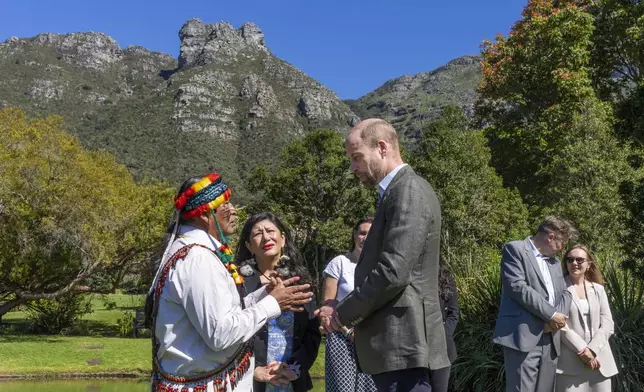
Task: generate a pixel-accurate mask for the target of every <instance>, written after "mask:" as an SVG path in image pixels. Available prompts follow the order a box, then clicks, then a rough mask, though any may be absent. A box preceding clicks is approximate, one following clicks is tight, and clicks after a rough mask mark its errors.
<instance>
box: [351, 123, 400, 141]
mask: <svg viewBox="0 0 644 392" xmlns="http://www.w3.org/2000/svg"><path fill="white" fill-rule="evenodd" d="M360 139H362V140H363V141H364V142H365V144H366V145H367V146H369V147H372V148H375V147H377V146H378V140H384V141H386V142H387V143H389V144H391V145H392V146H396V147H397V146H398V134H397V133H396V130H395V129H394V127H392V126H391V124H389V123H388V122H387V121H385V120H380V119H378V120H374V121H373V122H370V123H369V124H368V125H365V126H364V127H362V129H360Z"/></svg>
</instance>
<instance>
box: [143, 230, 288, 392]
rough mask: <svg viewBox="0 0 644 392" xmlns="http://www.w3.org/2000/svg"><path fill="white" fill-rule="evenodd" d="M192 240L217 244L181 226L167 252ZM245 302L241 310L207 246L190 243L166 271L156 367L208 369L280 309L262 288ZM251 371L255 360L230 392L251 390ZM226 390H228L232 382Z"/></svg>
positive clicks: (183, 372)
mask: <svg viewBox="0 0 644 392" xmlns="http://www.w3.org/2000/svg"><path fill="white" fill-rule="evenodd" d="M193 243H198V244H200V245H203V246H206V247H208V248H210V249H213V250H214V249H218V248H219V247H220V246H221V244H220V243H219V242H218V241H217V240H216V239H215V238H213V237H212V236H211V235H209V234H208V233H207V232H205V231H203V230H200V229H196V228H194V227H191V226H181V227H180V230H179V236H178V237H177V239H176V240H175V241H174V243H173V244H172V246H171V247H170V250H169V251H168V253H169V254H170V255H172V254H174V253H175V252H176V251H177V250H179V249H180V248H182V247H183V246H185V245H189V244H193ZM244 302H245V305H246V309H244V310H242V308H241V302H240V297H239V294H238V291H237V287H236V285H235V282H234V280H233V278H232V277H231V276H230V273H229V272H228V271H227V270H226V267H225V266H224V265H223V263H222V262H221V261H220V260H219V258H218V257H217V256H216V255H215V254H213V253H212V252H210V251H209V250H207V249H204V248H201V247H193V248H192V249H191V250H190V253H188V256H187V257H186V258H185V259H184V260H181V261H179V262H178V263H177V265H176V268H175V269H173V270H171V271H170V273H169V274H168V278H167V281H166V284H165V287H164V289H163V291H162V293H161V296H160V300H159V310H158V314H157V319H156V330H155V334H156V336H157V338H158V339H159V343H160V347H159V351H158V354H157V355H158V358H159V362H160V366H161V369H162V370H163V371H164V372H165V373H169V374H172V375H176V376H188V375H196V374H199V373H204V372H209V371H212V370H214V369H215V368H217V367H218V366H220V365H221V364H223V363H226V362H228V361H229V360H230V359H231V358H232V357H233V356H234V355H235V352H236V350H238V349H239V347H240V346H241V345H242V344H243V343H244V342H246V341H248V340H249V339H250V338H251V337H253V335H255V333H256V332H257V331H258V330H259V329H260V328H261V327H262V326H263V325H264V324H266V322H267V321H268V320H270V319H273V318H275V317H278V316H279V315H280V313H281V312H280V308H279V305H278V303H277V301H276V300H275V298H273V297H272V296H270V295H267V292H266V288H265V287H263V288H260V289H259V290H257V291H255V292H253V293H251V294H249V295H248V296H247V297H246V298H245V299H244ZM252 369H254V359H253V360H252V361H251V365H250V370H249V371H248V372H247V373H246V374H245V375H244V377H243V378H242V379H241V380H240V382H239V383H238V385H237V387H236V388H235V391H239V392H246V391H252V389H253V371H252ZM211 389H212V386H211V385H209V386H208V390H209V391H210V390H211ZM226 390H227V391H231V390H232V388H231V386H230V385H227V388H226Z"/></svg>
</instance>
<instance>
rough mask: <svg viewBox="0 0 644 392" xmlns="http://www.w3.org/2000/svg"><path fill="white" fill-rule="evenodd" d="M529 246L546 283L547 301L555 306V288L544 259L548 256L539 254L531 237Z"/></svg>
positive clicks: (546, 261)
mask: <svg viewBox="0 0 644 392" xmlns="http://www.w3.org/2000/svg"><path fill="white" fill-rule="evenodd" d="M530 246H532V253H534V257H535V258H536V259H537V264H538V265H539V271H540V272H541V277H542V278H543V282H544V283H545V284H546V291H548V303H549V304H550V305H552V306H555V288H554V286H553V284H552V276H550V269H549V268H548V263H549V261H548V260H547V259H546V258H548V256H546V255H543V254H541V252H539V250H537V247H536V246H534V242H532V238H530ZM553 316H554V315H553Z"/></svg>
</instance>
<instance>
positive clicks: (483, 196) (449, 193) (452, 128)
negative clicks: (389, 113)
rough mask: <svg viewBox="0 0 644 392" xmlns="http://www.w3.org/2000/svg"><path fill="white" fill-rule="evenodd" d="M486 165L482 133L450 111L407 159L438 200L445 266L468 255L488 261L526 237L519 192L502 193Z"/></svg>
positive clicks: (525, 217)
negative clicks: (450, 261)
mask: <svg viewBox="0 0 644 392" xmlns="http://www.w3.org/2000/svg"><path fill="white" fill-rule="evenodd" d="M490 161H491V153H490V149H489V148H488V147H487V146H486V139H485V136H484V135H483V133H482V132H480V131H474V130H471V129H470V128H469V126H468V119H467V117H466V116H465V114H464V113H463V111H462V110H461V109H460V108H458V107H453V106H448V107H447V108H445V109H444V111H443V113H442V117H441V119H440V120H438V121H435V122H433V123H432V124H430V125H429V126H428V127H427V128H426V129H424V130H423V131H422V133H421V136H420V143H419V148H418V149H417V151H416V152H415V153H413V154H412V155H411V163H412V165H413V167H414V168H415V169H416V171H417V172H418V173H419V174H420V175H421V176H423V177H424V178H425V179H427V181H429V183H430V184H431V185H432V186H433V187H434V189H435V190H436V193H437V195H438V198H439V200H440V203H441V212H442V216H443V225H442V231H443V233H442V236H441V238H442V241H441V242H442V249H441V254H442V256H443V259H444V260H445V261H446V262H447V263H449V260H451V259H452V258H453V257H457V258H458V257H466V256H464V255H466V254H470V255H473V256H477V255H478V256H480V258H481V259H487V258H488V256H489V252H490V251H494V252H498V250H499V249H501V247H502V245H503V243H504V242H506V241H509V240H514V239H518V238H522V236H524V235H526V234H527V233H528V211H527V209H526V207H525V206H524V205H523V202H522V200H521V197H520V196H519V193H518V191H516V190H513V189H505V188H504V187H503V181H502V179H501V177H500V176H499V175H497V173H496V172H495V170H494V168H492V167H491V165H490ZM456 262H458V263H460V262H462V260H456Z"/></svg>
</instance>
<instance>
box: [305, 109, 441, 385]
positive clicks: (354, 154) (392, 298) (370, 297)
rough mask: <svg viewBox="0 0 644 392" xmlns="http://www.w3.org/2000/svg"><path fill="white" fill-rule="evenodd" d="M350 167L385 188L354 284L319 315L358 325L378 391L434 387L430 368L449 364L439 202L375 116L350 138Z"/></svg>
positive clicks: (360, 356)
mask: <svg viewBox="0 0 644 392" xmlns="http://www.w3.org/2000/svg"><path fill="white" fill-rule="evenodd" d="M346 149H347V154H348V155H349V158H350V159H351V170H352V172H353V173H354V174H355V175H356V176H358V178H359V179H360V181H361V182H362V183H363V184H366V185H368V186H372V187H376V186H377V189H378V196H379V202H378V209H377V212H376V215H375V217H374V221H373V225H372V226H371V230H370V231H369V235H368V237H367V239H366V241H365V243H364V247H363V249H362V254H361V255H360V259H359V260H358V265H357V266H356V270H355V289H354V291H353V292H351V293H350V294H349V295H348V296H347V297H346V298H345V299H344V300H342V302H340V303H339V304H335V303H326V304H325V305H324V306H322V307H321V308H320V309H318V311H317V312H316V314H317V315H318V316H319V317H320V320H321V322H322V326H323V327H325V328H326V329H327V331H332V330H343V329H344V330H346V329H347V328H354V342H355V346H356V352H357V360H358V365H359V366H360V368H361V370H362V371H363V372H366V373H369V374H371V375H373V379H374V381H375V383H376V387H377V388H378V390H379V391H431V386H430V384H429V372H428V370H429V369H440V368H444V367H446V366H449V365H450V363H449V359H448V358H447V347H446V342H445V330H444V328H443V320H442V316H441V310H440V307H439V300H438V256H439V245H440V243H439V239H440V230H441V213H440V205H439V202H438V199H437V198H436V195H435V193H434V190H433V189H432V187H431V186H430V185H429V184H428V183H427V181H425V180H424V179H423V178H422V177H420V176H418V175H417V174H416V173H415V172H414V170H413V169H412V168H411V167H409V166H408V165H406V164H404V163H403V161H402V158H401V156H400V147H399V142H398V135H397V134H396V131H395V130H394V129H393V127H392V126H391V125H390V124H388V123H387V122H386V121H384V120H379V119H369V120H365V121H362V122H361V123H360V124H358V125H357V126H356V127H354V128H353V129H351V131H350V132H349V135H348V136H347V139H346Z"/></svg>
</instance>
